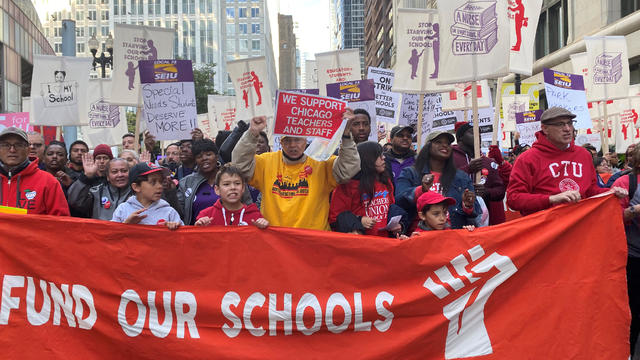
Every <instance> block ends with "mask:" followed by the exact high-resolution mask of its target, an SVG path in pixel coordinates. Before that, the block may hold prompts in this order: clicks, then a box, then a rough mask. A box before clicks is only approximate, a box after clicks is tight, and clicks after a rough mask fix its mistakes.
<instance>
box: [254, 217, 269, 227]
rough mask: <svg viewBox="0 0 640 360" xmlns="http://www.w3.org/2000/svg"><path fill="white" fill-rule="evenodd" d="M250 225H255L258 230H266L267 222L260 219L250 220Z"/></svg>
mask: <svg viewBox="0 0 640 360" xmlns="http://www.w3.org/2000/svg"><path fill="white" fill-rule="evenodd" d="M251 223H252V224H253V225H255V226H256V227H257V228H258V229H266V228H267V226H269V221H268V220H267V219H265V218H260V219H258V220H251Z"/></svg>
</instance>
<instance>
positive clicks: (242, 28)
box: [238, 24, 248, 34]
mask: <svg viewBox="0 0 640 360" xmlns="http://www.w3.org/2000/svg"><path fill="white" fill-rule="evenodd" d="M238 28H239V29H240V31H239V32H240V34H246V33H247V32H248V30H247V29H248V26H247V24H238Z"/></svg>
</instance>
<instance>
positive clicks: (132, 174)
mask: <svg viewBox="0 0 640 360" xmlns="http://www.w3.org/2000/svg"><path fill="white" fill-rule="evenodd" d="M158 171H162V175H163V176H169V175H170V172H169V169H167V168H164V167H161V166H157V165H156V164H153V163H146V162H140V163H137V164H136V165H134V166H133V167H132V168H131V169H129V183H130V184H131V183H133V182H134V181H136V179H138V178H139V177H140V176H144V175H149V174H151V173H154V172H158Z"/></svg>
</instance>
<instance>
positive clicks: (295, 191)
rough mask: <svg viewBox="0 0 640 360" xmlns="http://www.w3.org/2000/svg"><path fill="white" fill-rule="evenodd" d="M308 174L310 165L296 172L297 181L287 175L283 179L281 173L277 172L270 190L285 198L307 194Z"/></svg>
mask: <svg viewBox="0 0 640 360" xmlns="http://www.w3.org/2000/svg"><path fill="white" fill-rule="evenodd" d="M309 174H311V167H310V166H306V167H305V169H304V171H301V172H299V173H298V179H297V182H295V181H296V179H291V177H289V176H287V177H285V178H284V179H283V176H282V174H277V175H276V181H274V182H273V187H272V188H271V192H272V193H274V194H276V195H278V196H280V197H281V198H285V199H291V198H293V197H295V196H308V195H309V182H308V181H307V176H309Z"/></svg>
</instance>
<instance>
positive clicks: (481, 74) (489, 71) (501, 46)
mask: <svg viewBox="0 0 640 360" xmlns="http://www.w3.org/2000/svg"><path fill="white" fill-rule="evenodd" d="M438 20H439V22H440V29H441V31H440V59H439V60H440V64H441V65H442V66H441V67H440V72H439V73H438V84H456V83H462V82H468V81H475V80H482V79H495V78H497V77H501V76H506V75H507V74H509V57H510V48H511V45H510V41H511V37H510V35H509V33H510V32H511V27H510V26H509V18H508V10H507V0H489V1H477V0H438Z"/></svg>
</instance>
